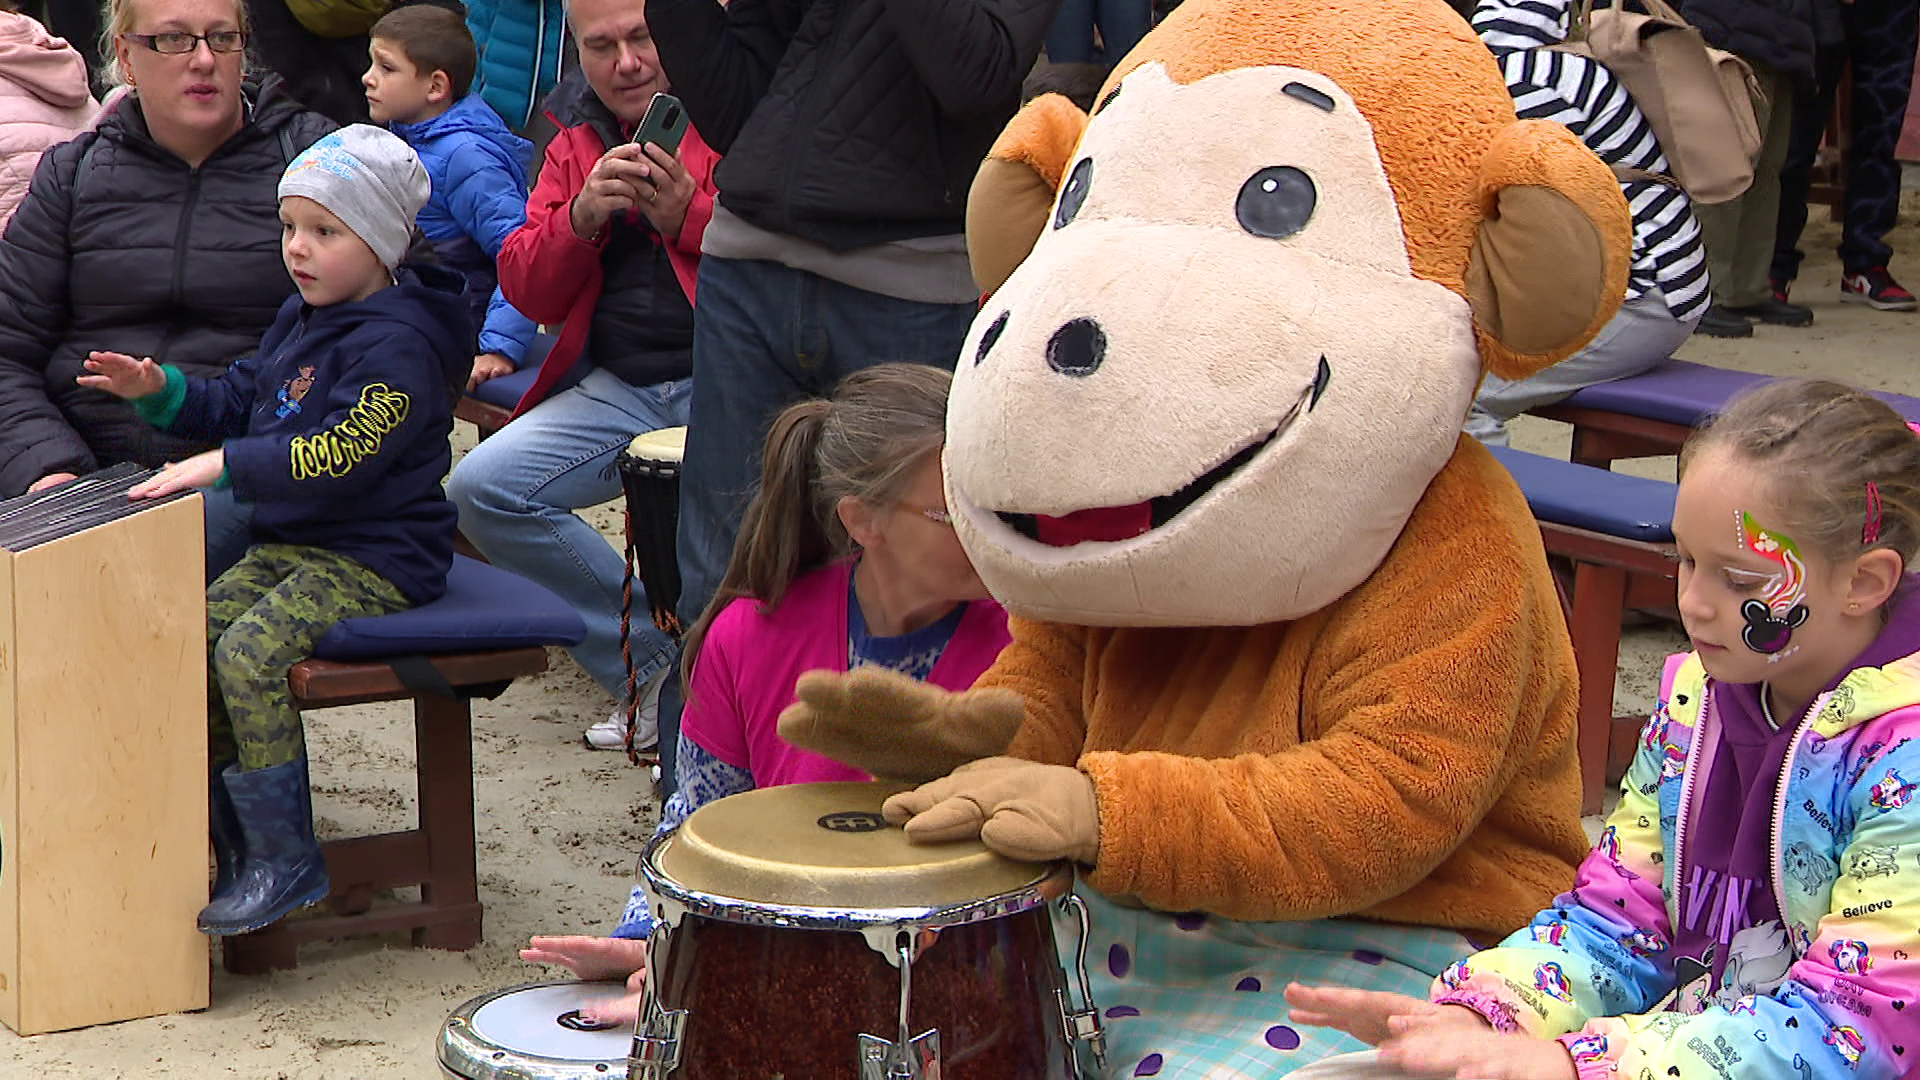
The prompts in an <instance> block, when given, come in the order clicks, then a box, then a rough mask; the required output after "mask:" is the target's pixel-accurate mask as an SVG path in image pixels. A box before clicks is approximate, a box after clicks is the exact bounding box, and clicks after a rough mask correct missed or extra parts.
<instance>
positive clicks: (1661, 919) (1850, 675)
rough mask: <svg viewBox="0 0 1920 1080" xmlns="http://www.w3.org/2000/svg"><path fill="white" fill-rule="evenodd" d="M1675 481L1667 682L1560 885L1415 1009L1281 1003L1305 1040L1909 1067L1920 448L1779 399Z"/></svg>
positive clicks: (1410, 1002) (1605, 1064) (1839, 391)
mask: <svg viewBox="0 0 1920 1080" xmlns="http://www.w3.org/2000/svg"><path fill="white" fill-rule="evenodd" d="M1680 466H1681V480H1680V490H1679V496H1678V501H1677V505H1676V507H1675V512H1674V521H1673V531H1674V537H1675V541H1676V542H1675V547H1676V550H1677V554H1678V558H1679V562H1680V574H1679V579H1680V580H1679V607H1680V616H1681V620H1682V622H1683V623H1684V624H1685V626H1686V631H1687V635H1688V637H1689V638H1691V639H1692V643H1693V651H1692V652H1690V653H1688V654H1685V655H1682V656H1676V657H1673V658H1671V659H1670V660H1669V661H1668V662H1667V665H1666V670H1665V674H1664V677H1663V679H1662V682H1661V695H1660V699H1661V700H1660V704H1659V706H1658V708H1657V709H1656V710H1655V712H1654V715H1653V719H1652V721H1651V723H1650V724H1649V725H1648V727H1647V730H1646V733H1645V734H1644V736H1643V737H1642V739H1641V740H1640V742H1639V745H1638V751H1637V756H1636V757H1635V759H1634V763H1633V766H1632V768H1631V770H1630V771H1629V773H1628V775H1627V779H1626V782H1625V784H1624V785H1623V788H1622V796H1621V802H1620V806H1619V809H1618V810H1616V811H1615V812H1614V814H1613V816H1612V817H1611V818H1610V819H1609V820H1608V822H1607V828H1606V830H1605V832H1604V834H1603V837H1602V846H1601V847H1600V848H1597V849H1596V850H1595V851H1594V852H1593V854H1591V855H1590V856H1589V857H1588V858H1587V860H1586V862H1585V863H1584V864H1583V865H1582V866H1581V868H1580V874H1579V877H1578V886H1577V888H1576V889H1574V890H1573V891H1571V892H1569V893H1567V894H1565V895H1563V896H1561V897H1559V898H1558V899H1557V900H1556V901H1555V902H1554V904H1553V906H1552V907H1550V908H1549V909H1547V910H1546V911H1543V912H1541V913H1540V914H1539V915H1537V916H1536V917H1535V918H1534V920H1533V923H1532V925H1530V926H1528V927H1527V928H1524V929H1522V930H1520V931H1519V932H1517V933H1516V934H1514V935H1513V936H1512V937H1510V938H1509V939H1507V941H1505V942H1503V943H1502V944H1501V945H1499V946H1497V947H1495V948H1493V949H1490V950H1488V951H1486V952H1482V953H1479V954H1478V955H1475V956H1472V957H1469V958H1468V959H1467V960H1466V961H1464V962H1463V963H1462V964H1460V965H1456V967H1455V968H1454V969H1450V970H1449V971H1448V972H1447V974H1446V975H1445V976H1443V977H1442V979H1441V980H1440V981H1439V983H1437V984H1436V985H1435V987H1434V989H1433V993H1432V995H1431V1000H1429V1001H1419V1000H1415V999H1412V998H1404V997H1398V996H1396V995H1387V994H1375V993H1368V992H1362V991H1353V990H1341V989H1333V988H1306V987H1291V988H1289V990H1288V995H1287V996H1288V1000H1289V1003H1290V1004H1291V1005H1292V1006H1293V1019H1294V1020H1295V1021H1296V1022H1305V1023H1311V1024H1321V1025H1328V1026H1333V1027H1338V1028H1341V1029H1342V1030H1346V1031H1348V1032H1350V1033H1352V1034H1354V1035H1355V1036H1357V1037H1359V1038H1361V1039H1363V1040H1365V1041H1367V1042H1370V1043H1376V1044H1378V1045H1379V1046H1380V1048H1381V1049H1380V1056H1381V1057H1382V1058H1384V1059H1386V1060H1387V1062H1388V1063H1389V1064H1390V1065H1393V1066H1396V1067H1398V1068H1401V1069H1404V1070H1406V1072H1407V1073H1408V1074H1409V1075H1420V1076H1426V1075H1441V1076H1498V1077H1502V1078H1504V1080H1533V1078H1541V1080H1547V1078H1552V1080H1575V1078H1579V1080H1589V1078H1594V1080H1597V1078H1599V1077H1603V1076H1609V1077H1610V1076H1681V1077H1694V1076H1720V1077H1723V1078H1725V1080H1747V1078H1749V1077H1751V1078H1754V1080H1758V1078H1761V1077H1777V1076H1786V1075H1792V1074H1795V1073H1798V1074H1799V1075H1803V1076H1805V1075H1812V1076H1819V1077H1828V1076H1831V1077H1842V1076H1844V1077H1848V1078H1850V1080H1864V1078H1866V1077H1868V1076H1873V1077H1883V1078H1886V1080H1893V1078H1895V1077H1901V1076H1905V1075H1907V1074H1908V1071H1909V1069H1910V1068H1912V1067H1914V1066H1916V1065H1920V1058H1915V1057H1914V1056H1913V1055H1915V1054H1917V1053H1920V929H1917V928H1920V871H1916V870H1914V869H1913V862H1912V860H1911V858H1910V857H1908V861H1907V862H1906V864H1905V865H1906V866H1907V868H1908V869H1906V870H1905V871H1901V870H1899V869H1898V866H1899V863H1898V859H1899V858H1902V857H1907V856H1904V855H1902V854H1901V853H1903V852H1914V851H1920V798H1916V797H1915V792H1916V791H1920V583H1916V581H1915V580H1914V578H1912V577H1910V576H1909V575H1908V574H1907V567H1908V565H1909V563H1910V562H1911V561H1912V560H1913V559H1914V557H1915V555H1916V552H1917V551H1920V434H1916V433H1915V431H1914V430H1910V429H1909V428H1908V426H1907V424H1906V423H1905V421H1903V420H1902V419H1901V418H1900V417H1899V416H1897V415H1896V414H1895V413H1894V412H1893V411H1892V410H1891V409H1889V408H1888V407H1887V406H1886V405H1884V404H1882V403H1881V402H1879V401H1878V400H1876V399H1874V398H1872V397H1870V396H1868V395H1867V394H1864V393H1861V392H1860V391H1857V390H1853V389H1851V388H1848V387H1844V386H1840V385H1838V384H1835V383H1827V382H1806V381H1792V380H1782V381H1778V382H1774V383H1769V384H1767V385H1766V386H1763V387H1761V388H1760V389H1758V390H1755V391H1754V392H1752V393H1750V394H1748V395H1745V396H1743V397H1742V398H1740V399H1738V400H1736V401H1735V402H1733V403H1732V404H1731V405H1729V407H1728V408H1727V410H1726V411H1725V412H1724V413H1723V414H1722V415H1721V416H1720V417H1719V418H1718V419H1716V420H1715V421H1713V422H1712V423H1711V424H1710V425H1709V426H1708V427H1706V428H1704V429H1703V430H1701V431H1699V432H1697V433H1695V435H1694V437H1693V439H1692V440H1691V441H1690V442H1689V443H1688V445H1687V448H1686V450H1685V451H1684V452H1683V453H1682V454H1681V458H1680ZM1676 766H1677V767H1676ZM1889 859H1891V860H1894V862H1893V863H1892V864H1891V865H1894V866H1895V870H1894V871H1892V872H1888V871H1886V870H1885V867H1886V866H1887V865H1889V862H1888V860H1889ZM1542 973H1546V974H1547V975H1551V976H1553V977H1552V978H1550V979H1548V978H1544V977H1543V974H1542ZM1542 987H1546V988H1547V989H1542ZM1554 990H1562V991H1564V992H1562V993H1555V992H1552V991H1554ZM1648 1014H1661V1015H1658V1016H1649V1015H1648ZM1330 1075H1333V1074H1330Z"/></svg>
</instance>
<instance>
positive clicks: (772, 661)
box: [520, 364, 1022, 1024]
mask: <svg viewBox="0 0 1920 1080" xmlns="http://www.w3.org/2000/svg"><path fill="white" fill-rule="evenodd" d="M952 382H953V376H952V374H951V373H949V372H947V371H944V370H942V369H940V368H934V367H925V366H922V365H919V364H880V365H877V366H875V367H870V368H867V369H865V370H863V371H859V372H855V373H854V374H852V375H849V376H847V377H846V379H844V380H842V381H841V383H840V385H839V386H838V387H836V388H835V389H834V392H833V396H832V397H829V398H820V399H813V400H809V401H802V402H799V403H797V404H794V405H791V406H789V407H788V408H787V409H786V411H785V412H782V413H781V414H780V416H779V417H778V418H777V419H776V420H774V422H773V428H772V430H771V431H769V432H768V434H767V441H766V444H765V446H764V448H763V450H762V457H761V472H760V489H759V491H758V492H757V493H756V494H755V495H754V497H753V501H752V502H751V503H749V504H748V505H747V510H746V516H745V519H744V520H743V522H742V524H741V527H740V538H739V540H738V541H737V542H736V543H735V544H734V548H733V557H732V561H731V562H730V563H729V564H728V566H727V573H726V577H725V578H724V579H723V580H722V582H721V585H720V590H719V592H718V593H717V594H716V595H715V596H714V598H713V602H712V603H710V604H708V605H707V609H706V611H705V613H704V614H702V615H701V616H700V621H699V622H697V623H695V624H694V626H693V629H692V630H690V631H689V632H688V633H687V637H686V642H685V645H684V649H683V652H682V661H683V662H682V668H683V670H684V671H686V672H687V673H688V676H687V705H686V711H685V713H684V714H682V716H681V722H680V746H679V753H680V757H679V765H680V786H679V791H678V792H676V793H675V794H674V795H673V797H672V798H670V799H668V800H667V805H666V807H665V808H664V809H663V810H662V811H661V814H660V830H661V831H668V830H671V829H674V828H676V827H678V826H679V824H680V822H682V821H684V820H685V819H686V817H687V815H688V814H690V813H692V812H693V811H694V810H696V809H698V808H699V807H700V806H701V805H703V804H705V803H708V802H712V801H713V800H715V799H718V798H721V797H723V796H726V795H733V794H737V793H739V792H743V791H750V790H753V789H754V788H762V787H773V786H775V785H779V784H799V783H811V782H818V781H829V780H866V779H868V776H867V775H866V774H865V773H862V772H860V771H859V770H857V769H854V768H851V767H849V766H846V765H842V764H840V763H839V762H837V761H832V760H830V759H828V758H824V757H821V756H820V755H818V754H814V753H811V752H809V751H806V750H801V749H800V748H798V747H795V746H793V745H791V744H789V743H787V742H785V741H784V740H782V739H781V738H780V735H779V732H778V731H777V730H776V723H777V721H778V720H779V717H780V713H781V711H782V710H784V709H785V708H786V707H787V706H788V705H790V704H792V703H793V700H794V685H795V683H796V682H798V681H799V679H800V677H801V676H802V675H803V674H805V673H806V672H809V671H816V670H826V671H836V672H841V671H846V670H847V669H848V668H850V667H856V666H860V665H878V666H882V667H886V668H890V669H892V670H893V671H895V672H897V673H898V674H899V677H901V678H903V679H916V680H920V681H923V682H928V683H931V684H933V685H935V686H939V687H942V688H943V689H947V690H964V689H967V688H968V687H970V686H972V685H973V682H974V680H975V679H977V678H979V677H980V674H981V673H982V672H984V671H986V669H987V668H988V667H990V666H991V665H992V664H993V661H994V658H995V657H997V656H999V655H1000V650H1001V649H1002V648H1004V647H1005V646H1006V644H1007V641H1008V635H1007V614H1006V612H1005V611H1003V610H1001V608H1000V605H999V604H996V603H994V602H993V601H992V600H990V599H988V598H987V590H986V586H984V585H982V584H981V583H980V575H979V574H977V573H975V572H974V569H973V564H972V563H971V562H970V561H968V559H967V553H966V551H965V550H963V549H962V548H961V546H960V541H959V539H958V538H957V537H955V536H954V533H953V526H952V524H951V522H950V521H949V520H948V518H947V509H946V506H947V503H946V493H945V489H944V485H943V484H942V482H941V475H940V455H941V450H942V448H943V447H944V445H945V443H946V424H947V392H948V390H949V388H950V387H951V385H952ZM994 704H996V705H998V706H999V707H1000V708H1001V709H1002V711H1003V712H1004V711H1007V710H1010V711H1011V717H1008V716H1002V717H1000V721H1001V722H1000V723H997V724H996V723H983V724H982V725H981V727H982V728H983V729H985V728H994V729H996V730H1001V731H1002V732H1005V731H1010V730H1011V729H1012V727H1013V726H1015V724H1017V719H1018V716H1019V714H1020V710H1021V708H1022V706H1021V705H1020V701H1019V698H1018V697H1016V696H1014V695H1012V694H1011V693H1008V694H1007V695H1006V698H1005V700H1001V701H997V702H995V703H994ZM876 719H879V718H876ZM885 719H887V720H896V719H899V718H893V717H888V718H885ZM1009 719H1011V720H1012V723H1008V722H1007V721H1008V720H1009ZM981 752H982V753H985V752H991V750H984V751H981ZM975 756H978V755H977V754H976V755H975ZM651 929H652V923H651V920H650V919H649V918H648V917H647V914H646V903H645V900H644V899H643V898H642V896H641V894H640V892H639V890H638V889H636V890H635V891H634V894H633V897H632V898H631V899H630V900H629V902H628V905H627V912H626V915H625V917H624V918H623V919H622V920H621V924H620V928H619V929H618V930H616V931H615V932H614V933H615V935H616V936H615V937H612V938H599V937H584V936H556V937H536V938H534V939H533V940H532V941H531V942H530V943H529V947H528V948H526V949H524V950H522V951H521V953H520V956H521V958H522V959H525V960H528V961H532V962H534V963H543V964H557V965H560V966H562V967H565V968H568V969H569V970H571V971H573V972H574V974H576V975H578V976H580V977H581V978H586V979H604V978H624V977H627V976H629V975H630V974H632V973H634V972H637V971H639V970H640V969H641V962H642V960H643V958H644V956H645V943H644V942H643V941H641V940H638V939H642V938H645V937H646V935H647V932H648V931H649V930H651ZM636 977H637V976H636ZM629 989H630V990H631V991H632V993H630V994H629V996H628V997H626V998H622V999H620V1000H617V1001H608V1002H604V1003H602V1004H601V1005H599V1006H597V1007H595V1008H593V1009H589V1010H583V1011H586V1012H589V1013H590V1014H592V1015H593V1016H594V1017H596V1018H597V1019H600V1020H603V1021H606V1022H609V1023H611V1022H621V1023H629V1024H630V1023H632V1022H633V1020H634V1019H635V1018H636V1017H637V1016H638V1015H639V1007H640V999H639V996H638V991H639V989H640V987H639V986H638V985H637V984H633V985H631V986H630V987H629Z"/></svg>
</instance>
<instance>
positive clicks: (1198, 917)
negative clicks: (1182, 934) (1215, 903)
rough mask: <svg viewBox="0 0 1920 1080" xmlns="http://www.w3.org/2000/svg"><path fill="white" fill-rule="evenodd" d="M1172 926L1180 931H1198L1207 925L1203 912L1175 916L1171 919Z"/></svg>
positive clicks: (1190, 912)
mask: <svg viewBox="0 0 1920 1080" xmlns="http://www.w3.org/2000/svg"><path fill="white" fill-rule="evenodd" d="M1173 925H1175V926H1177V927H1179V928H1180V929H1182V930H1198V929H1200V928H1201V927H1203V926H1205V925H1207V916H1206V914H1205V913H1204V912H1199V911H1189V912H1186V913H1184V914H1180V915H1175V916H1174V917H1173Z"/></svg>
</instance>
